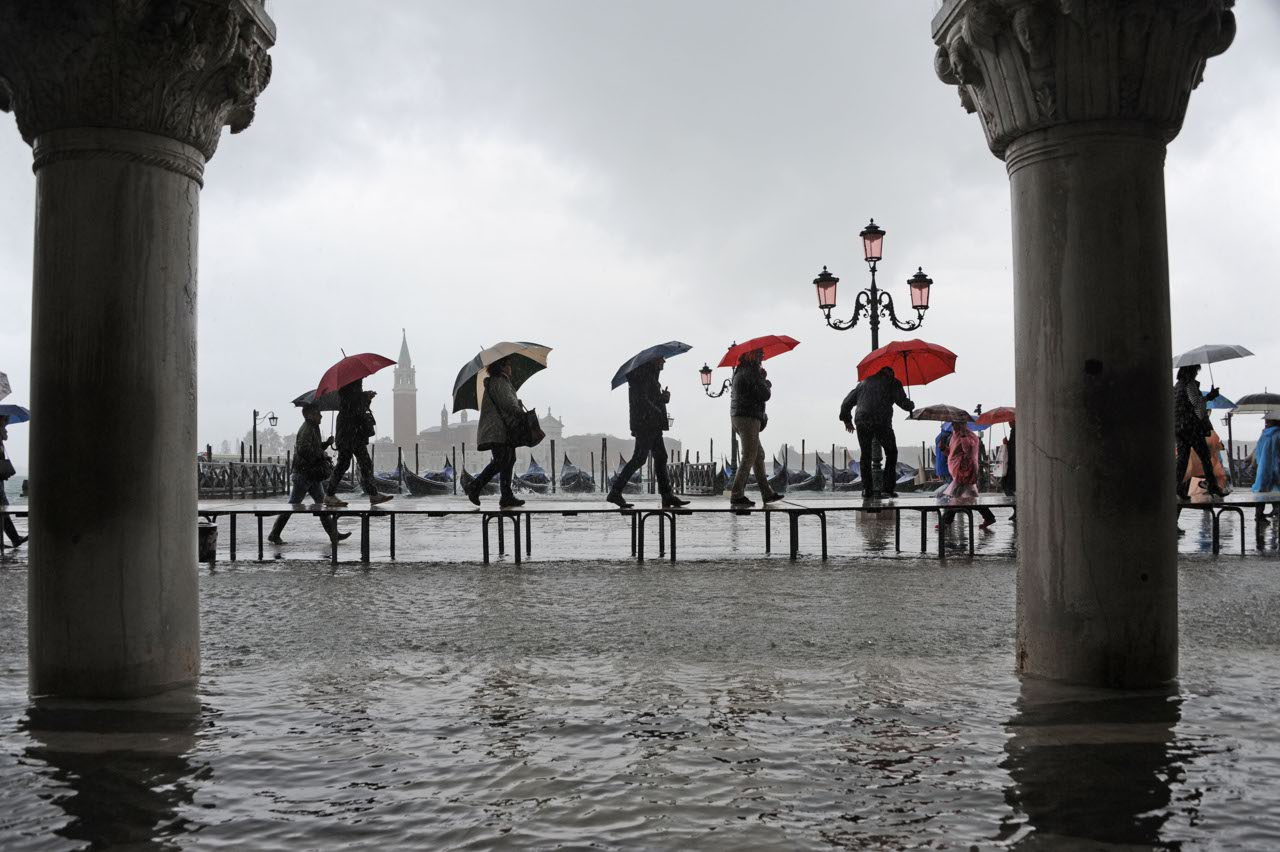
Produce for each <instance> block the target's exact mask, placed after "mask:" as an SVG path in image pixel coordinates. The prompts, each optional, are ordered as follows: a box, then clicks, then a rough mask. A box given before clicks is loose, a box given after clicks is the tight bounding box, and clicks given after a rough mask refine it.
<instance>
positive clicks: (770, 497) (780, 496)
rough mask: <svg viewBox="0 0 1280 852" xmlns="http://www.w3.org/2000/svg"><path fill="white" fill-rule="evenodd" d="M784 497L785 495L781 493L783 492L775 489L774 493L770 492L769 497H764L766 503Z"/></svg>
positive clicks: (774, 501) (775, 501)
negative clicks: (780, 492)
mask: <svg viewBox="0 0 1280 852" xmlns="http://www.w3.org/2000/svg"><path fill="white" fill-rule="evenodd" d="M782 497H783V495H781V494H779V493H778V492H777V491H775V492H773V493H772V494H770V495H769V496H768V497H765V498H764V502H765V503H777V502H778V501H779V500H781V499H782Z"/></svg>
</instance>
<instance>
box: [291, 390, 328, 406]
mask: <svg viewBox="0 0 1280 852" xmlns="http://www.w3.org/2000/svg"><path fill="white" fill-rule="evenodd" d="M312 403H316V392H315V388H312V389H311V390H309V391H307V392H306V393H304V394H301V395H300V396H299V397H298V398H297V399H295V400H294V401H293V404H294V405H296V406H298V407H299V408H301V407H302V406H304V405H311V404H312ZM316 404H317V405H319V406H320V410H321V411H337V410H338V392H337V391H329V392H328V393H327V394H325V395H324V396H322V397H320V401H319V402H318V403H316Z"/></svg>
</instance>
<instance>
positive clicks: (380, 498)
mask: <svg viewBox="0 0 1280 852" xmlns="http://www.w3.org/2000/svg"><path fill="white" fill-rule="evenodd" d="M390 499H391V495H390V494H370V495H369V505H370V506H376V505H378V504H379V503H385V502H387V501H388V500H390Z"/></svg>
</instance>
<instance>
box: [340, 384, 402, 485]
mask: <svg viewBox="0 0 1280 852" xmlns="http://www.w3.org/2000/svg"><path fill="white" fill-rule="evenodd" d="M375 396H377V392H376V391H366V390H365V389H364V382H363V380H361V379H357V380H356V381H354V382H351V383H350V384H346V385H343V386H342V387H340V388H338V425H337V427H336V429H335V430H334V431H335V432H336V438H337V446H338V462H337V464H335V465H334V467H333V473H332V474H331V475H330V476H329V484H328V486H327V487H326V489H325V491H326V492H327V494H328V496H327V497H325V498H324V504H325V505H326V506H330V507H335V508H341V507H343V506H345V505H347V503H346V501H345V500H342V499H341V498H339V497H338V483H339V482H340V481H341V480H342V477H343V476H345V475H346V473H347V469H348V468H350V467H351V460H352V458H354V459H355V461H356V467H357V468H358V469H359V471H360V485H361V486H362V487H363V488H364V493H365V494H368V495H369V503H370V505H374V506H376V505H377V504H379V503H385V502H387V501H388V500H390V499H391V495H390V494H379V493H378V486H377V485H376V484H374V481H373V460H372V459H370V458H369V439H370V438H372V437H373V436H374V434H375V433H376V432H377V421H375V420H374V419H373V412H372V411H371V410H370V409H369V405H370V403H372V402H373V398H374V397H375Z"/></svg>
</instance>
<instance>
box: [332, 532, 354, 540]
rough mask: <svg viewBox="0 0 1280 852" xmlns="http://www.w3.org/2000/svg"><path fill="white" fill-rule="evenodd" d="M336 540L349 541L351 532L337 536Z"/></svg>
mask: <svg viewBox="0 0 1280 852" xmlns="http://www.w3.org/2000/svg"><path fill="white" fill-rule="evenodd" d="M334 538H335V539H337V540H338V541H346V540H347V539H349V538H351V533H349V532H344V533H338V534H337V535H335V536H334Z"/></svg>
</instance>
